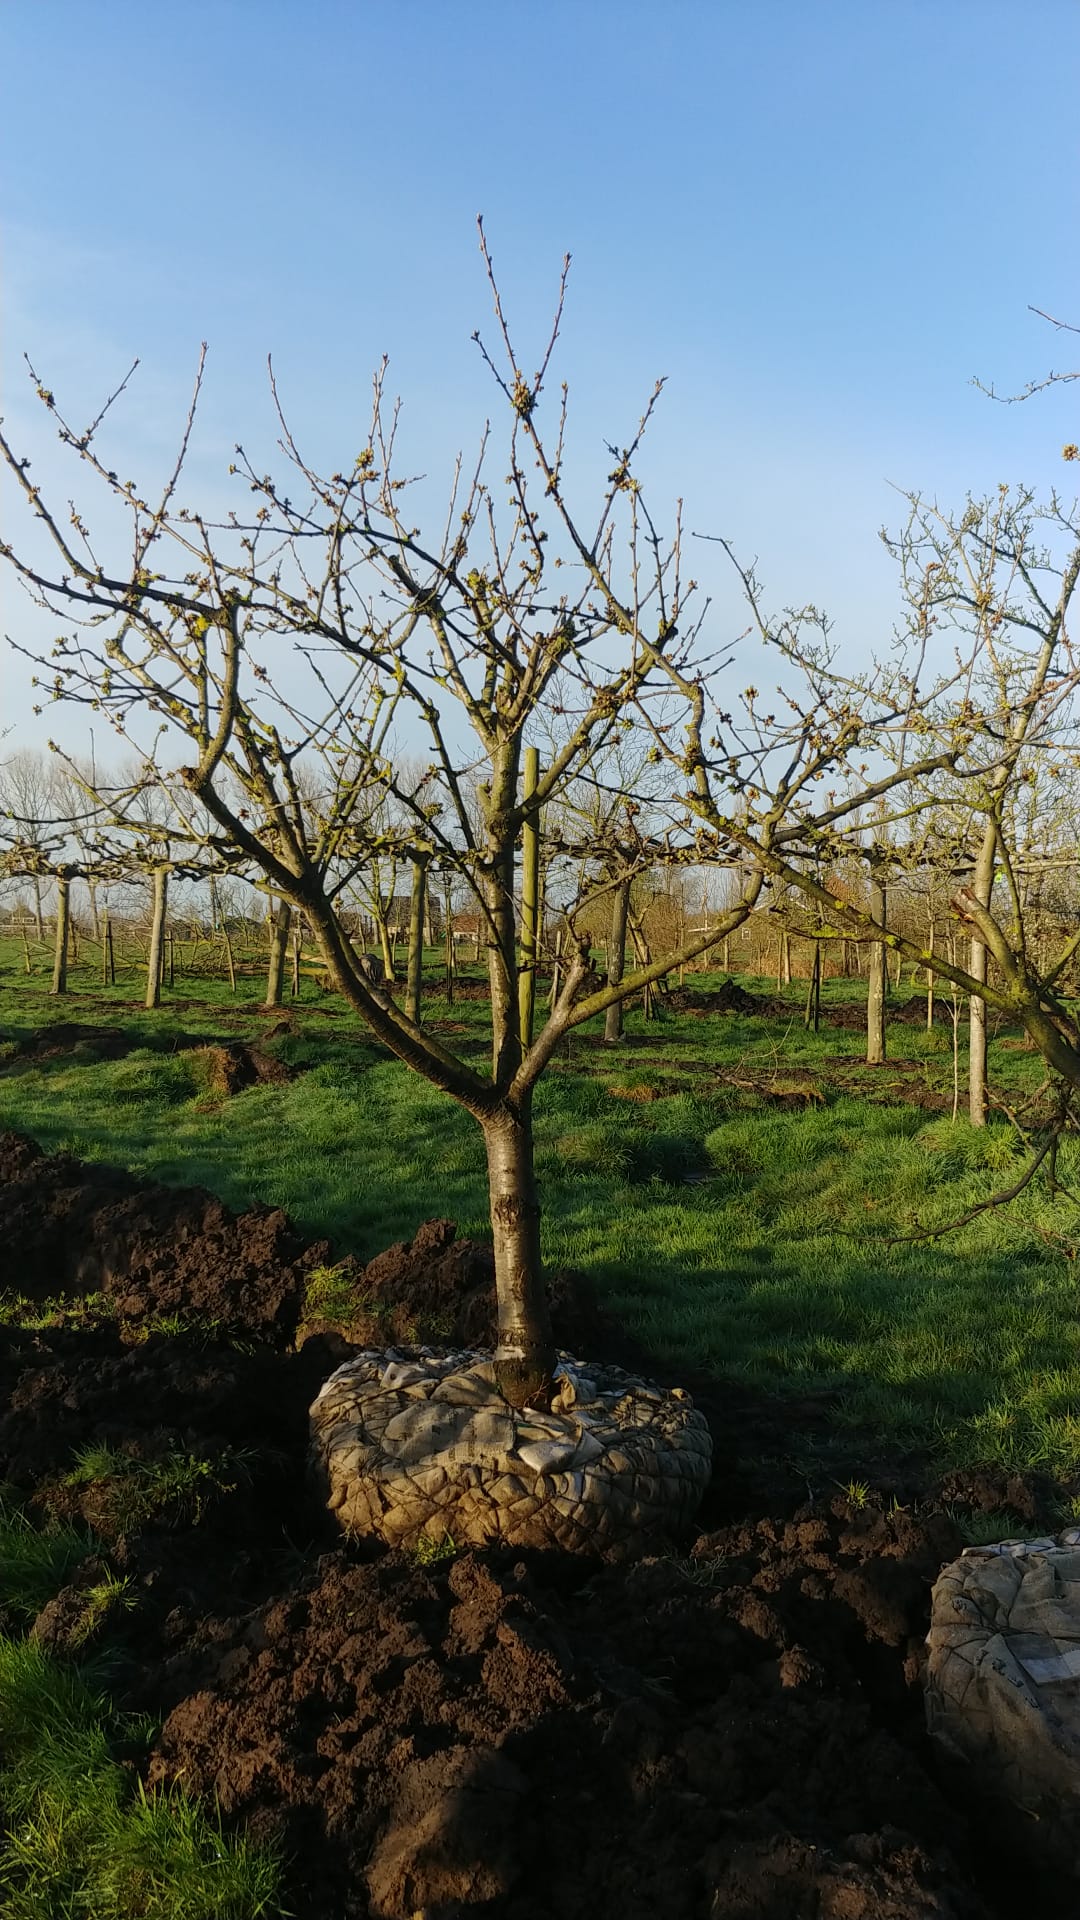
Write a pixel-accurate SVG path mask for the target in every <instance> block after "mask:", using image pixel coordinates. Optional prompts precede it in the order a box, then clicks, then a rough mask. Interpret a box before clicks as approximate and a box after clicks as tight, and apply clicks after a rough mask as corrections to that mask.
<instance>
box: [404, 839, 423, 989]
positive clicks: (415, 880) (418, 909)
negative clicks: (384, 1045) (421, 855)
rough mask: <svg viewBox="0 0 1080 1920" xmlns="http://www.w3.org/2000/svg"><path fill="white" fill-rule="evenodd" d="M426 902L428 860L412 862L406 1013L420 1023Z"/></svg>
mask: <svg viewBox="0 0 1080 1920" xmlns="http://www.w3.org/2000/svg"><path fill="white" fill-rule="evenodd" d="M426 904H427V861H426V860H414V861H413V863H412V899H411V902H410V911H409V973H408V985H407V987H406V990H405V1017H406V1019H408V1020H411V1021H412V1023H413V1025H414V1026H415V1027H418V1026H419V1025H420V1019H421V1013H422V1007H421V1000H422V998H423V991H424V919H425V911H424V910H425V907H426Z"/></svg>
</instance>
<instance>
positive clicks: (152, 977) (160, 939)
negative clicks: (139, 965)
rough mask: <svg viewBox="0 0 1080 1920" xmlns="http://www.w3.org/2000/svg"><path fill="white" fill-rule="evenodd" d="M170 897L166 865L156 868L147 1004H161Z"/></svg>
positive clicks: (147, 965)
mask: <svg viewBox="0 0 1080 1920" xmlns="http://www.w3.org/2000/svg"><path fill="white" fill-rule="evenodd" d="M168 898H169V874H168V869H167V868H165V867H155V868H154V904H153V909H152V913H151V919H150V952H149V955H148V957H147V962H146V1005H147V1007H148V1008H151V1007H160V1005H161V962H162V959H163V958H164V953H165V909H166V906H167V905H168Z"/></svg>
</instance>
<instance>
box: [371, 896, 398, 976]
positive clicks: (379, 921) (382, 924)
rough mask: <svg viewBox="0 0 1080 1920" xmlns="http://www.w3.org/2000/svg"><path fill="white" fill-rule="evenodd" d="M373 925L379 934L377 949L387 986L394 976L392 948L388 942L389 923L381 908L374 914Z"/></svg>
mask: <svg viewBox="0 0 1080 1920" xmlns="http://www.w3.org/2000/svg"><path fill="white" fill-rule="evenodd" d="M375 926H376V930H377V932H378V935H379V951H380V953H381V954H382V963H383V973H384V974H385V976H386V983H387V985H388V986H389V985H390V983H391V982H392V980H393V978H394V949H393V947H392V946H391V944H390V923H389V921H388V920H387V918H386V915H385V913H383V912H382V911H381V910H380V911H379V912H378V913H376V915H375Z"/></svg>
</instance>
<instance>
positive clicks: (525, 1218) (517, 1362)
mask: <svg viewBox="0 0 1080 1920" xmlns="http://www.w3.org/2000/svg"><path fill="white" fill-rule="evenodd" d="M481 1124H482V1126H483V1131H484V1146H485V1148H486V1151H487V1162H488V1182H489V1189H490V1199H491V1232H492V1238H493V1240H494V1243H495V1289H496V1294H497V1297H498V1315H499V1343H498V1347H497V1348H496V1352H495V1378H496V1381H497V1383H498V1387H499V1391H500V1393H501V1394H502V1396H503V1399H504V1400H506V1401H507V1402H508V1403H509V1405H510V1406H512V1407H525V1406H542V1405H545V1404H546V1403H547V1400H548V1397H549V1393H550V1387H551V1379H552V1375H553V1373H554V1371H555V1348H554V1344H553V1341H552V1334H551V1315H550V1312H549V1309H548V1300H547V1292H546V1289H545V1287H544V1276H543V1270H542V1268H541V1264H540V1205H539V1202H538V1200H537V1196H536V1178H535V1173H534V1170H533V1132H532V1096H531V1093H530V1094H528V1095H526V1097H525V1100H524V1101H523V1102H522V1104H521V1106H520V1107H519V1108H518V1110H517V1111H516V1112H513V1111H511V1110H510V1109H509V1108H506V1107H503V1108H500V1110H499V1111H498V1112H496V1113H495V1114H493V1115H491V1117H490V1118H488V1119H485V1120H484V1121H483V1122H482V1123H481Z"/></svg>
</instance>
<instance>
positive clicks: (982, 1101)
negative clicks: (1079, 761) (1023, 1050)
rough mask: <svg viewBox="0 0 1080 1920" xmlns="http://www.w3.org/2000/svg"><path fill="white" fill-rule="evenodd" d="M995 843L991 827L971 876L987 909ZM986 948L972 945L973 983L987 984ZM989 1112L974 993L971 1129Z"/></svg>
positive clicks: (981, 1018) (982, 1017)
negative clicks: (977, 981) (975, 981)
mask: <svg viewBox="0 0 1080 1920" xmlns="http://www.w3.org/2000/svg"><path fill="white" fill-rule="evenodd" d="M996 851H997V840H996V836H995V833H994V829H993V827H992V826H990V827H988V828H987V831H986V833H985V834H984V836H983V843H982V846H981V848H980V850H979V858H978V861H977V862H976V865H975V872H974V874H973V875H972V880H971V891H972V893H973V894H974V895H975V898H976V900H978V902H979V904H980V906H984V907H988V906H989V905H990V895H991V894H992V893H993V891H994V865H995V859H994V856H995V854H996ZM986 960H987V955H986V947H985V946H984V944H983V942H982V941H981V940H978V939H974V940H972V942H971V952H970V956H969V963H968V972H969V973H970V974H971V976H972V979H973V980H979V981H981V982H982V984H983V985H984V986H985V984H986ZM989 1109H990V1091H989V1081H988V1078H987V1071H986V1001H985V1000H983V999H982V998H981V997H980V995H978V994H975V993H973V994H972V996H971V999H970V1001H969V1002H968V1116H969V1118H970V1120H971V1124H972V1126H973V1127H985V1125H986V1116H987V1113H988V1112H989Z"/></svg>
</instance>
